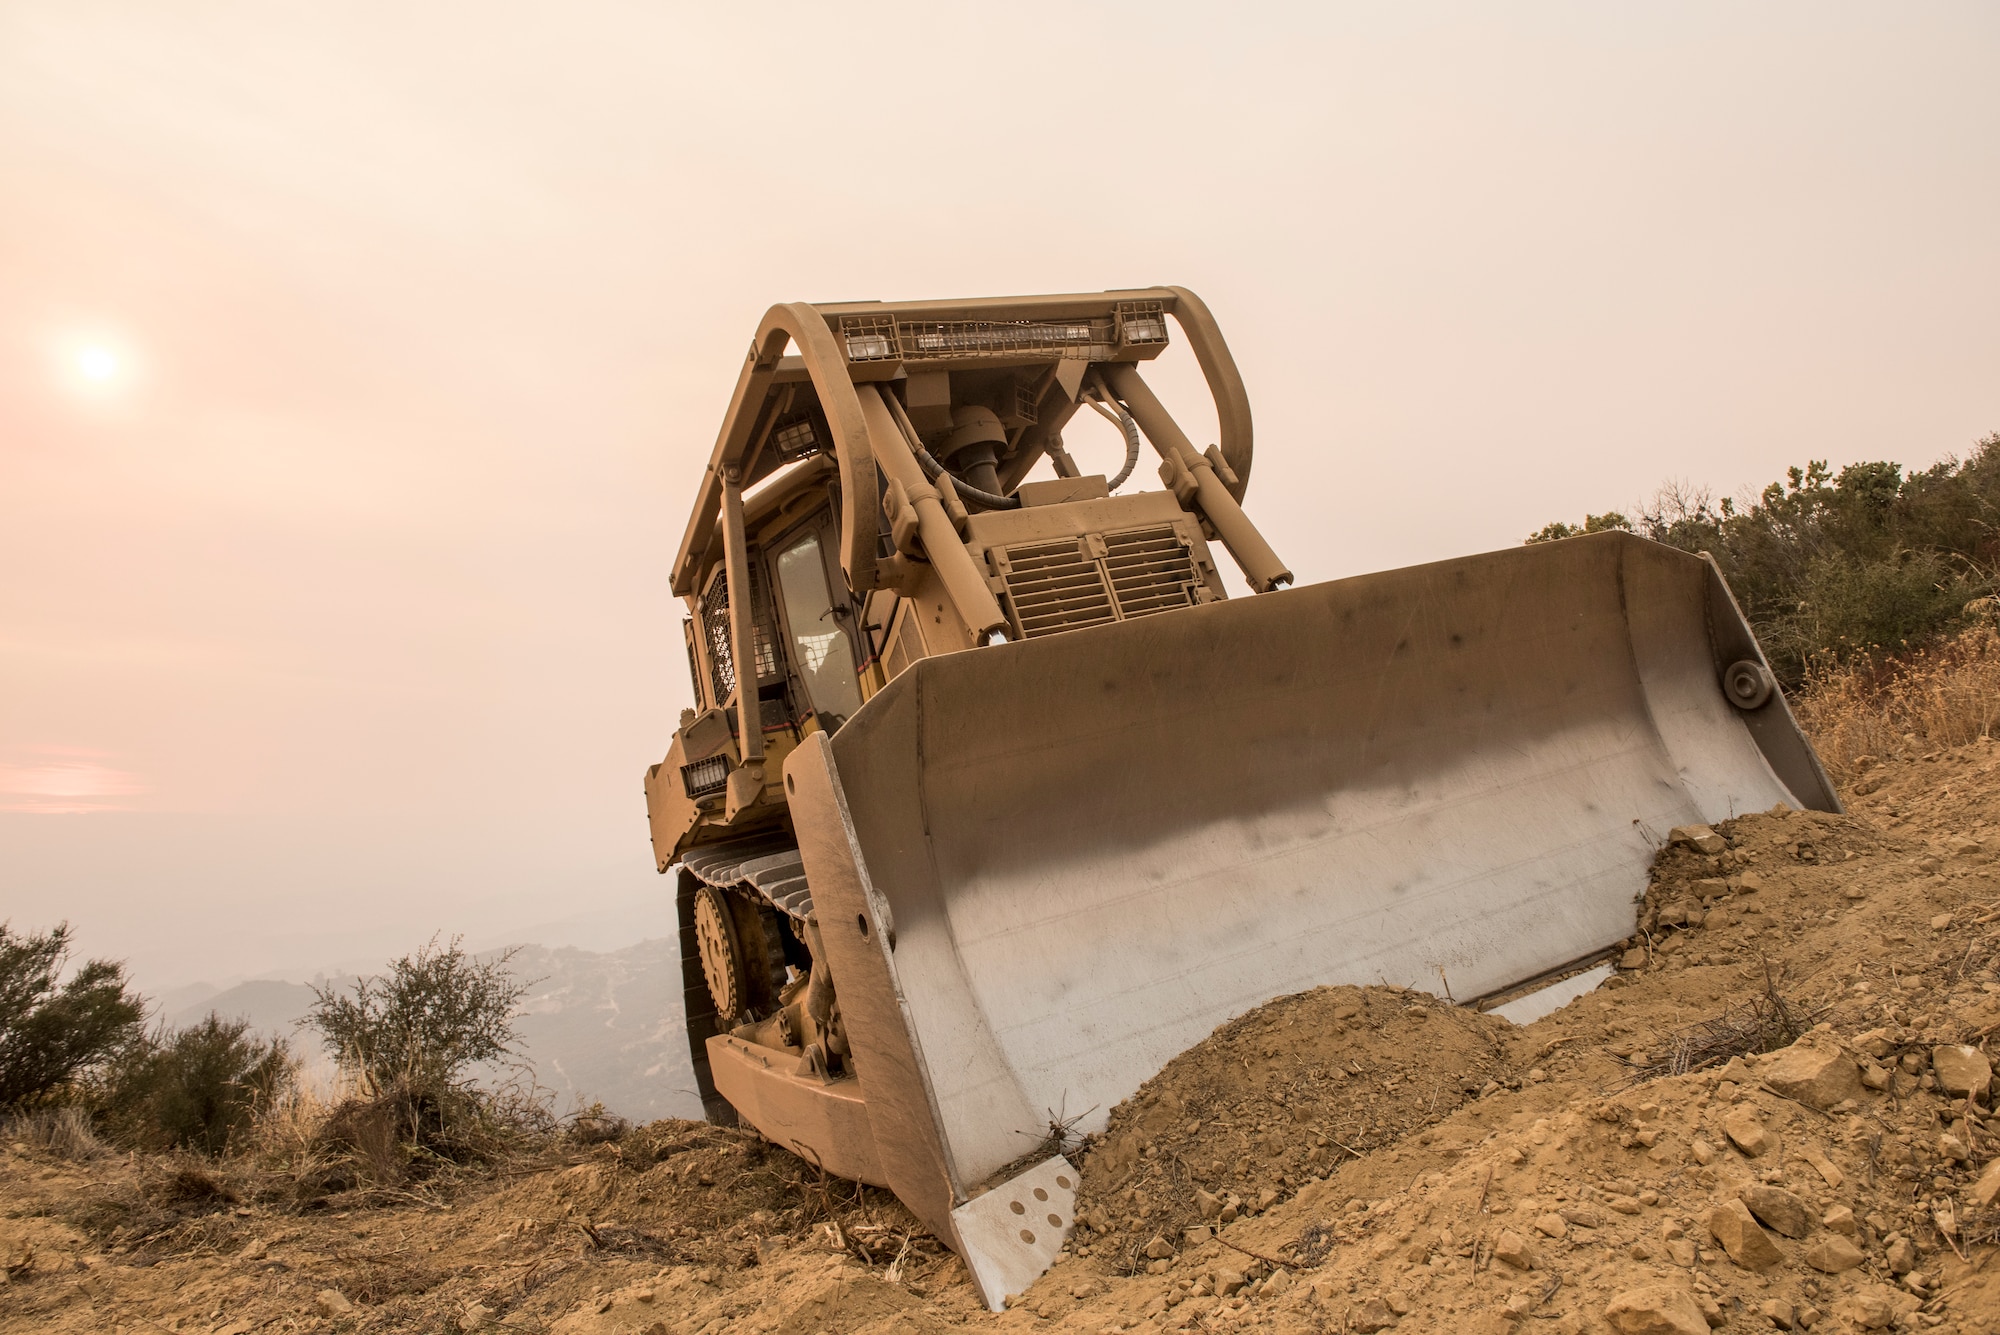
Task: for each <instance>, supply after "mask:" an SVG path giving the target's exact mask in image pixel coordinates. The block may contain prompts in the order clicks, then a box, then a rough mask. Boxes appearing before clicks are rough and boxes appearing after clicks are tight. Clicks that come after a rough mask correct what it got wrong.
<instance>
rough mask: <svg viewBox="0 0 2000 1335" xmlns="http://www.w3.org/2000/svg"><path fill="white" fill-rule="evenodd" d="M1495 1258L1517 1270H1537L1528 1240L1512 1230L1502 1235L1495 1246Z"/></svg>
mask: <svg viewBox="0 0 2000 1335" xmlns="http://www.w3.org/2000/svg"><path fill="white" fill-rule="evenodd" d="M1493 1258H1494V1259H1495V1260H1497V1261H1505V1262H1506V1263H1507V1264H1508V1265H1511V1266H1513V1267H1514V1268H1515V1269H1516V1270H1533V1269H1534V1268H1535V1256H1534V1253H1533V1251H1531V1250H1530V1249H1529V1246H1528V1240H1527V1239H1526V1238H1524V1237H1522V1236H1521V1235H1520V1234H1519V1233H1516V1232H1515V1231H1514V1230H1513V1229H1511V1228H1510V1229H1508V1230H1507V1231H1506V1232H1504V1233H1502V1234H1501V1235H1500V1237H1499V1240H1498V1241H1496V1242H1495V1243H1494V1244H1493Z"/></svg>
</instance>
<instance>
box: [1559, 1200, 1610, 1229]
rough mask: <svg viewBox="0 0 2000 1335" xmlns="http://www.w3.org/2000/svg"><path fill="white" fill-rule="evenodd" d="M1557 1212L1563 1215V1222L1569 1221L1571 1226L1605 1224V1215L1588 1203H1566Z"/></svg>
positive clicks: (1591, 1226) (1598, 1226)
mask: <svg viewBox="0 0 2000 1335" xmlns="http://www.w3.org/2000/svg"><path fill="white" fill-rule="evenodd" d="M1556 1213H1558V1214H1560V1215H1561V1216H1562V1217H1563V1222H1565V1223H1567V1224H1568V1225H1569V1226H1570V1227H1571V1228H1602V1227H1603V1226H1604V1216H1602V1215H1600V1214H1598V1213H1597V1211H1595V1210H1593V1209H1591V1208H1590V1207H1589V1206H1588V1205H1565V1206H1564V1207H1563V1208H1562V1209H1560V1210H1558V1211H1557V1212H1556Z"/></svg>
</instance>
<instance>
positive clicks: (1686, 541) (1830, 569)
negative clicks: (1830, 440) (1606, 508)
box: [1528, 434, 2000, 688]
mask: <svg viewBox="0 0 2000 1335" xmlns="http://www.w3.org/2000/svg"><path fill="white" fill-rule="evenodd" d="M1607 528H1626V529H1631V530H1632V531H1634V532H1637V533H1641V534H1643V535H1645V536H1646V537H1649V538H1652V539H1653V540H1654V541H1656V542H1663V543H1666V544H1668V545H1669V546H1673V547H1679V548H1681V549H1682V550H1684V551H1690V552H1707V553H1709V554H1710V555H1711V556H1713V557H1714V558H1715V562H1716V565H1717V566H1718V567H1719V568H1720V569H1721V571H1722V573H1723V576H1724V577H1725V578H1726V579H1727V580H1728V581H1729V587H1730V588H1731V589H1732V590H1733V591H1734V592H1735V594H1736V598H1737V601H1738V602H1740V603H1741V604H1742V605H1743V611H1744V614H1745V615H1746V616H1748V617H1749V618H1750V622H1751V625H1752V626H1753V627H1754V628H1755V630H1756V632H1757V636H1758V639H1759V640H1760V641H1761V642H1762V643H1763V646H1764V652H1765V654H1766V655H1767V656H1768V657H1769V658H1770V660H1771V666H1772V669H1773V670H1774V671H1776V672H1777V674H1778V676H1779V678H1780V679H1781V680H1782V681H1783V682H1784V683H1785V684H1786V686H1787V687H1794V688H1795V687H1797V686H1798V685H1799V684H1800V683H1801V682H1802V681H1803V680H1804V678H1805V674H1806V669H1807V666H1808V665H1809V664H1810V663H1812V662H1814V661H1815V660H1818V659H1821V658H1826V659H1829V660H1831V661H1838V662H1844V661H1847V660H1849V659H1852V658H1856V657H1860V656H1868V655H1873V654H1876V653H1878V652H1882V651H1888V652H1899V651H1902V650H1904V649H1907V648H1910V647H1914V646H1917V645H1922V644H1927V643H1931V642H1934V641H1936V640H1938V639H1939V638H1941V637H1943V636H1947V635H1951V634H1954V633H1956V632H1958V631H1959V630H1962V629H1964V627H1965V626H1966V625H1967V624H1969V622H1968V613H1967V611H1966V609H1967V606H1968V605H1969V604H1972V603H1974V602H1975V601H1976V600H1978V599H1980V598H1981V597H1985V596H1990V595H1991V594H1993V593H1994V592H1995V590H1996V589H2000V434H1995V435H1991V436H1988V437H1986V438H1985V439H1984V440H1981V441H1980V442H1978V444H1977V445H1976V446H1975V447H1974V449H1973V452H1972V454H1971V456H1970V457H1968V458H1966V459H1964V460H1958V459H1947V460H1945V461H1944V462H1942V463H1940V464H1937V465H1936V466H1934V467H1932V468H1928V469H1925V470H1924V471H1922V472H1919V473H1915V474H1911V475H1909V476H1907V477H1906V476H1905V475H1904V471H1903V466H1902V465H1901V464H1894V463H1860V464H1850V465H1848V466H1847V467H1845V468H1843V469H1841V470H1840V472H1839V473H1837V474H1836V473H1834V472H1833V471H1832V470H1831V469H1830V468H1828V467H1827V465H1826V463H1825V462H1824V461H1822V460H1815V461H1813V462H1811V463H1809V464H1807V465H1806V466H1805V467H1803V468H1792V469H1789V470H1788V471H1787V477H1786V479H1785V481H1783V482H1773V483H1771V484H1770V485H1769V486H1767V487H1765V488H1764V490H1763V491H1762V492H1760V493H1759V494H1758V496H1757V498H1756V499H1755V500H1754V501H1751V502H1749V503H1748V504H1747V505H1742V506H1739V505H1738V504H1736V503H1735V502H1734V501H1732V500H1730V499H1729V498H1727V497H1724V498H1723V499H1722V500H1721V501H1720V502H1716V501H1713V500H1712V499H1711V498H1710V496H1709V495H1708V493H1707V492H1705V491H1700V490H1690V489H1688V488H1685V487H1673V486H1670V487H1667V488H1664V489H1662V490H1661V492H1660V494H1659V495H1658V496H1657V497H1656V498H1655V499H1654V501H1653V503H1652V504H1651V505H1650V506H1648V507H1646V508H1645V509H1643V510H1642V511H1641V512H1640V513H1639V514H1638V516H1637V517H1636V521H1628V520H1627V519H1626V518H1625V517H1624V516H1623V515H1621V514H1616V513H1612V514H1605V515H1592V516H1589V517H1588V518H1587V519H1586V520H1585V521H1584V523H1583V524H1581V525H1572V524H1566V523H1560V522H1558V523H1554V524H1549V525H1546V526H1544V527H1543V528H1542V529H1541V530H1540V531H1539V532H1537V533H1535V534H1534V535H1532V536H1531V537H1529V538H1528V541H1529V542H1531V543H1532V542H1546V541H1550V540H1553V539H1556V538H1567V537H1573V536H1575V535H1577V534H1579V533H1594V532H1599V531H1601V530H1604V529H1607Z"/></svg>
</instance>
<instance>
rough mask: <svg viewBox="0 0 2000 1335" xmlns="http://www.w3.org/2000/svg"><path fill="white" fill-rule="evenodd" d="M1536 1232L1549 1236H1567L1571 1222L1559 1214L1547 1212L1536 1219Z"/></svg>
mask: <svg viewBox="0 0 2000 1335" xmlns="http://www.w3.org/2000/svg"><path fill="white" fill-rule="evenodd" d="M1535 1232H1537V1233H1540V1234H1541V1235H1542V1236H1543V1237H1548V1238H1566V1237H1568V1236H1569V1223H1568V1221H1567V1220H1565V1219H1564V1218H1563V1217H1562V1216H1561V1215H1559V1214H1545V1215H1542V1216H1540V1217H1538V1218H1537V1219H1536V1220H1535Z"/></svg>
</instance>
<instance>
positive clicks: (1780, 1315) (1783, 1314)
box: [1757, 1298, 1798, 1330]
mask: <svg viewBox="0 0 2000 1335" xmlns="http://www.w3.org/2000/svg"><path fill="white" fill-rule="evenodd" d="M1757 1315H1759V1316H1761V1317H1763V1318H1764V1319H1765V1320H1766V1321H1768V1322H1770V1323H1771V1324H1772V1325H1774V1326H1776V1327H1777V1328H1778V1329H1779V1330H1796V1329H1797V1326H1795V1325H1794V1324H1793V1323H1794V1322H1795V1321H1796V1320H1797V1317H1798V1314H1797V1312H1796V1311H1794V1310H1793V1308H1792V1305H1791V1304H1790V1303H1788V1302H1786V1301H1785V1300H1784V1299H1783V1298H1766V1299H1765V1300H1764V1301H1763V1302H1761V1303H1759V1304H1758V1305H1757Z"/></svg>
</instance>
